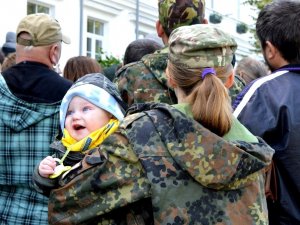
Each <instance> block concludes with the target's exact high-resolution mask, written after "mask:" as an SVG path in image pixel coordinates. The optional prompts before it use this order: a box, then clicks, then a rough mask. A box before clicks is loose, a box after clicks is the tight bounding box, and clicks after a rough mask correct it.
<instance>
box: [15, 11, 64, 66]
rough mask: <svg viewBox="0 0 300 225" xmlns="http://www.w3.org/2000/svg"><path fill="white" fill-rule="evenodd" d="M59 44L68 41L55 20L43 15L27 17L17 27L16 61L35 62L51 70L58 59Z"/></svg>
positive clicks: (59, 53) (59, 52)
mask: <svg viewBox="0 0 300 225" xmlns="http://www.w3.org/2000/svg"><path fill="white" fill-rule="evenodd" d="M61 42H64V43H66V44H69V43H70V40H69V38H67V37H66V36H64V35H63V34H62V31H61V27H60V24H59V23H58V21H57V20H56V19H54V18H52V17H51V16H49V15H48V14H44V13H38V14H30V15H27V16H26V17H24V18H23V19H22V20H21V21H20V23H19V25H18V27H17V47H16V51H17V58H16V61H17V63H19V62H21V61H26V60H30V61H37V62H41V63H44V64H46V65H48V66H49V68H52V67H53V65H56V64H58V61H59V59H60V55H61Z"/></svg>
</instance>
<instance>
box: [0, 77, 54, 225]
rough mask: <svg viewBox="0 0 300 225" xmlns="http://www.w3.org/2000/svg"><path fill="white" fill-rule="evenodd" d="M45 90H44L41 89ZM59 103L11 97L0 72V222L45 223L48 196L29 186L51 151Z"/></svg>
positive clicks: (46, 221)
mask: <svg viewBox="0 0 300 225" xmlns="http://www.w3.org/2000/svg"><path fill="white" fill-rule="evenodd" d="M45 91H46V90H45ZM59 105H60V102H57V103H53V104H42V103H38V104H37V103H27V102H25V101H23V100H20V99H18V98H17V97H15V96H14V95H13V94H12V93H11V92H10V91H9V89H8V87H7V85H6V83H5V80H4V79H3V77H2V75H0V112H1V113H0V224H1V225H2V224H5V225H7V224H22V225H24V224H28V225H35V224H38V225H41V224H48V199H47V198H46V197H44V196H43V195H41V194H39V193H37V192H36V191H35V190H34V188H33V185H32V181H31V179H32V173H33V170H34V167H35V166H36V165H37V164H38V163H39V162H40V161H41V160H42V159H43V158H44V157H45V156H47V155H51V154H52V153H53V152H52V151H51V150H50V148H49V144H50V143H51V142H52V141H53V140H54V139H55V135H56V134H57V132H58V130H59V114H58V112H59Z"/></svg>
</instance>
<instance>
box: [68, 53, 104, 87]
mask: <svg viewBox="0 0 300 225" xmlns="http://www.w3.org/2000/svg"><path fill="white" fill-rule="evenodd" d="M100 72H102V68H101V66H100V64H99V63H98V62H97V60H95V59H92V58H90V57H88V56H75V57H72V58H70V59H69V60H68V61H67V63H66V65H65V67H64V71H63V76H64V77H65V78H66V79H68V80H71V81H73V82H75V81H76V80H78V79H79V78H80V77H82V76H84V75H86V74H89V73H100Z"/></svg>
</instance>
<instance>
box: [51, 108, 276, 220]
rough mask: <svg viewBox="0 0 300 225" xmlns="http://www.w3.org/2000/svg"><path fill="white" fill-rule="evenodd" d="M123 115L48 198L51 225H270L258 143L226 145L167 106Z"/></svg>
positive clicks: (268, 154) (263, 154)
mask: <svg viewBox="0 0 300 225" xmlns="http://www.w3.org/2000/svg"><path fill="white" fill-rule="evenodd" d="M128 114H129V115H128V116H127V117H126V118H125V119H124V120H123V121H122V123H121V125H120V129H119V131H118V132H116V133H114V134H112V135H111V136H110V137H109V138H107V139H106V141H105V142H103V144H102V145H101V147H100V149H94V150H92V151H90V152H89V154H88V155H86V156H85V158H84V159H83V161H82V163H81V165H80V166H79V167H78V168H77V169H74V170H72V171H70V173H68V174H67V175H66V176H65V177H64V178H63V179H62V180H61V181H60V185H61V186H62V187H61V188H60V189H57V190H55V191H53V192H52V194H51V196H50V199H49V223H50V224H153V223H154V224H157V225H159V224H191V225H197V224H199V225H200V224H201V225H203V224H207V225H213V224H218V225H225V224H228V225H229V224H230V225H231V224H243V225H248V224H251V225H262V224H268V218H267V208H266V202H265V197H264V192H263V190H264V189H263V186H264V180H263V175H262V173H263V169H264V168H265V167H266V166H267V165H268V164H270V162H271V158H272V155H273V153H274V150H273V149H271V148H270V147H269V146H268V145H266V144H265V143H264V142H263V141H262V140H261V139H260V143H256V144H249V143H245V142H232V143H231V142H227V141H225V140H224V139H222V138H220V137H218V136H217V135H215V134H213V133H211V132H210V131H209V130H207V129H205V128H204V127H203V126H201V125H200V124H199V123H197V122H196V121H194V120H193V119H189V118H187V117H186V116H185V115H184V114H182V113H181V112H180V111H178V110H176V109H175V108H174V107H172V106H169V105H166V104H137V105H135V106H133V107H132V108H130V110H129V112H128ZM149 201H151V202H149ZM149 203H151V204H152V206H151V204H150V205H149ZM151 218H152V219H151Z"/></svg>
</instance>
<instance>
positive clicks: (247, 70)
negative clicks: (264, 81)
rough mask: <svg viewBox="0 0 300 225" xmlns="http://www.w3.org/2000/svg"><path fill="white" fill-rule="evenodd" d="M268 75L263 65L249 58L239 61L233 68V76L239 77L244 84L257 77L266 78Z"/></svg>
mask: <svg viewBox="0 0 300 225" xmlns="http://www.w3.org/2000/svg"><path fill="white" fill-rule="evenodd" d="M268 73H269V72H268V69H267V66H266V65H265V64H264V63H262V62H260V61H259V60H256V59H254V58H251V57H245V58H243V59H241V60H240V61H239V62H238V64H237V66H236V68H235V74H236V75H238V76H240V77H241V78H242V79H243V80H244V81H245V83H246V84H249V83H250V82H251V81H253V80H255V79H257V78H259V77H263V76H266V75H267V74H268Z"/></svg>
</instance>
